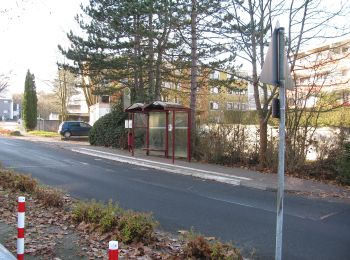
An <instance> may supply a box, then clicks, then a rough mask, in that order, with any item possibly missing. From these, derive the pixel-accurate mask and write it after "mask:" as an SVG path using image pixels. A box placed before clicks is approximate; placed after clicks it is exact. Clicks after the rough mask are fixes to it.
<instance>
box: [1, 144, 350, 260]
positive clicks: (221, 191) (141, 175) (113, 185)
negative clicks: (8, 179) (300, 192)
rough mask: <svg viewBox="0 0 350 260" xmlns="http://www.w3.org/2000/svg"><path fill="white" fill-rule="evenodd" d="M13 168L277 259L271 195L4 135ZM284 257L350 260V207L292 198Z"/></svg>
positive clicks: (171, 227)
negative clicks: (152, 214) (146, 212)
mask: <svg viewBox="0 0 350 260" xmlns="http://www.w3.org/2000/svg"><path fill="white" fill-rule="evenodd" d="M0 161H1V162H2V164H3V165H4V166H5V167H8V168H13V169H15V170H16V171H20V172H24V173H30V174H31V175H32V176H34V177H35V178H38V179H40V180H41V181H42V182H43V183H45V184H48V185H53V186H55V187H58V188H62V189H64V190H66V191H68V192H69V193H70V194H71V195H72V196H74V197H77V198H82V199H92V198H94V199H97V200H104V201H106V200H108V199H113V200H115V201H118V202H119V203H120V205H121V206H123V207H125V208H131V209H134V210H140V211H151V212H153V213H154V216H155V218H156V219H157V220H158V221H159V222H160V224H161V227H162V228H163V229H165V230H166V231H169V232H173V233H176V232H177V231H178V230H182V229H190V228H191V227H193V228H194V229H195V230H196V231H198V232H201V233H203V234H205V235H207V236H215V237H218V238H220V239H222V240H224V241H234V242H235V243H236V245H238V246H239V247H241V248H242V249H243V251H244V253H245V254H246V255H249V254H250V253H251V252H255V256H256V257H257V258H258V259H273V258H274V248H275V219H276V213H275V198H276V194H275V193H273V192H268V191H261V190H255V189H249V188H245V187H241V186H232V185H228V184H222V183H216V182H213V181H204V180H201V179H198V178H193V177H190V176H183V175H177V174H173V173H167V172H163V171H159V170H154V169H150V168H144V167H141V166H136V165H129V164H124V163H118V162H114V161H108V160H105V159H100V158H95V157H92V156H87V155H82V154H77V153H74V152H72V151H69V150H67V149H62V148H59V147H56V146H55V145H52V144H51V145H48V144H42V143H34V142H29V141H25V140H19V139H14V138H5V137H0ZM284 223H285V225H284V238H283V256H284V258H283V259H318V260H319V259H337V260H340V259H349V257H350V204H348V203H340V202H327V201H324V200H317V199H308V198H303V197H298V196H293V195H286V198H285V216H284Z"/></svg>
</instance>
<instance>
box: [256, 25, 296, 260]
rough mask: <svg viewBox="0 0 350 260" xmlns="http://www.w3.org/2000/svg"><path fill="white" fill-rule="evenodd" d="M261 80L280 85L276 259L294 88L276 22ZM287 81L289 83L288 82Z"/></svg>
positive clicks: (279, 251) (279, 247)
mask: <svg viewBox="0 0 350 260" xmlns="http://www.w3.org/2000/svg"><path fill="white" fill-rule="evenodd" d="M260 81H261V82H262V83H266V84H270V85H275V86H278V87H279V99H280V101H279V104H280V107H279V109H280V111H279V112H280V113H279V115H280V116H279V118H280V124H279V150H278V190H277V218H276V251H275V259H276V260H281V259H282V234H283V198H284V165H285V162H284V158H285V135H286V88H288V89H293V84H292V79H291V76H290V72H289V66H288V62H287V56H286V53H285V41H284V28H283V27H279V24H278V23H277V24H276V28H275V29H274V31H273V34H272V40H271V44H270V47H269V49H268V52H267V56H266V59H265V63H264V65H263V68H262V71H261V74H260ZM286 82H287V84H286Z"/></svg>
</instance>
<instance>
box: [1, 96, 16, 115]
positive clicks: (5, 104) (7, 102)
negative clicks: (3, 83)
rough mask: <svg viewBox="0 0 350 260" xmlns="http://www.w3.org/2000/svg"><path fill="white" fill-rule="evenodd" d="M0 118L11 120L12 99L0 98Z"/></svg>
mask: <svg viewBox="0 0 350 260" xmlns="http://www.w3.org/2000/svg"><path fill="white" fill-rule="evenodd" d="M0 119H1V120H2V121H5V120H13V101H12V99H8V98H0Z"/></svg>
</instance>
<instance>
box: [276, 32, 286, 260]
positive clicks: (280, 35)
mask: <svg viewBox="0 0 350 260" xmlns="http://www.w3.org/2000/svg"><path fill="white" fill-rule="evenodd" d="M277 45H278V48H277V50H278V63H277V64H278V74H277V75H278V84H279V98H280V125H279V136H280V138H279V151H278V190H277V221H276V253H275V259H276V260H281V259H282V233H283V197H284V156H285V155H284V153H285V134H286V132H285V131H286V129H285V128H286V88H285V71H284V51H285V50H284V47H285V43H284V28H283V27H280V28H278V32H277Z"/></svg>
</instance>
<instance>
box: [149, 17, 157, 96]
mask: <svg viewBox="0 0 350 260" xmlns="http://www.w3.org/2000/svg"><path fill="white" fill-rule="evenodd" d="M148 27H149V33H150V35H149V38H148V51H149V59H148V96H149V101H153V100H154V99H158V97H157V96H156V95H155V82H154V49H153V41H154V36H153V13H152V12H151V11H150V13H149V15H148Z"/></svg>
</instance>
